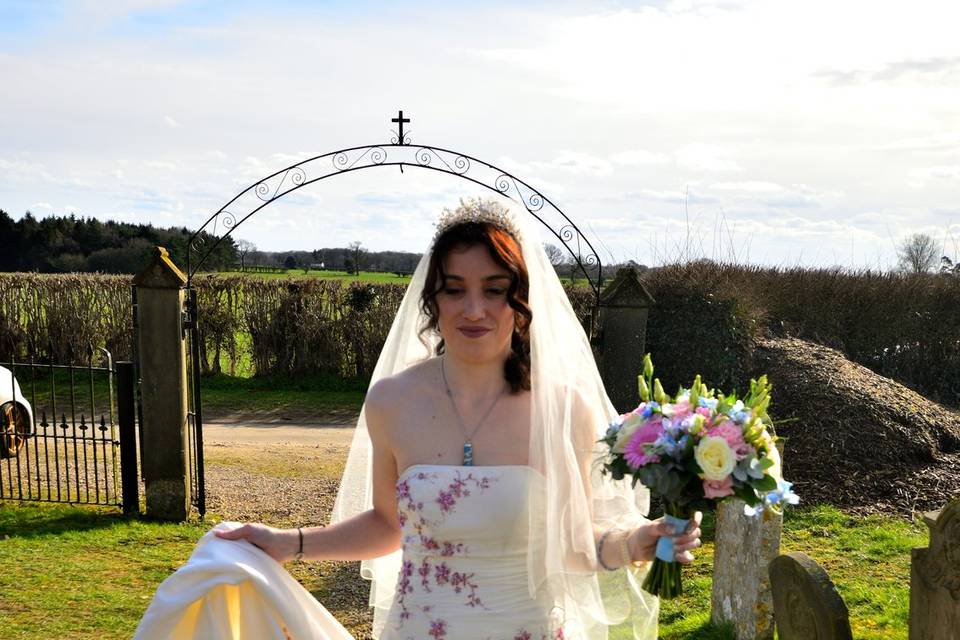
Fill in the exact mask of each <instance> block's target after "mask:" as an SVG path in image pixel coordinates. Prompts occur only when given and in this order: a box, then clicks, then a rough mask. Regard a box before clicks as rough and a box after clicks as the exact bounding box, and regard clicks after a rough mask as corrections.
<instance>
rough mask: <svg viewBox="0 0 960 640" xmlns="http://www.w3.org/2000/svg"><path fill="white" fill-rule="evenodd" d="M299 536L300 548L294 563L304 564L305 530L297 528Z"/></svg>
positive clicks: (294, 557)
mask: <svg viewBox="0 0 960 640" xmlns="http://www.w3.org/2000/svg"><path fill="white" fill-rule="evenodd" d="M297 535H298V536H299V537H300V548H299V549H297V553H296V554H295V555H294V556H293V560H294V562H303V529H301V528H300V527H297Z"/></svg>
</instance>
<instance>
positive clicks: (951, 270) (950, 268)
mask: <svg viewBox="0 0 960 640" xmlns="http://www.w3.org/2000/svg"><path fill="white" fill-rule="evenodd" d="M940 273H942V274H943V275H945V276H957V277H960V260H957V261H956V262H954V261H953V260H951V259H950V258H948V257H947V256H942V257H941V258H940Z"/></svg>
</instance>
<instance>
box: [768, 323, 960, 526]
mask: <svg viewBox="0 0 960 640" xmlns="http://www.w3.org/2000/svg"><path fill="white" fill-rule="evenodd" d="M755 356H756V360H755V368H756V371H758V372H763V373H766V374H767V376H768V378H769V379H770V382H771V383H772V384H773V402H772V404H771V408H770V414H771V417H772V418H773V420H774V426H775V428H776V431H777V435H779V436H781V437H783V438H785V439H786V443H785V451H784V475H785V476H786V478H787V479H788V480H791V481H792V482H794V483H795V490H796V491H797V493H798V494H799V495H800V496H801V499H802V501H803V502H805V503H806V504H816V503H829V504H833V505H836V506H838V507H843V508H846V509H849V510H852V511H855V512H860V513H869V512H884V513H898V514H901V515H909V514H911V513H914V512H917V511H928V510H932V509H939V508H941V507H942V506H943V505H944V504H946V503H947V502H948V501H949V500H951V499H953V498H956V497H958V496H960V412H957V411H955V410H952V409H950V408H947V407H944V406H942V405H939V404H937V403H935V402H932V401H930V400H928V399H927V398H925V397H924V396H922V395H920V394H918V393H916V392H914V391H912V390H910V389H908V388H907V387H905V386H903V385H901V384H899V383H897V382H895V381H893V380H891V379H889V378H885V377H883V376H881V375H878V374H876V373H874V372H873V371H871V370H869V369H867V368H865V367H862V366H860V365H858V364H856V363H853V362H851V361H849V360H847V359H846V358H845V357H844V356H843V355H842V354H841V353H840V352H838V351H835V350H833V349H829V348H827V347H822V346H820V345H816V344H813V343H810V342H806V341H803V340H798V339H794V338H777V339H765V340H762V341H760V343H759V344H758V347H757V350H756V353H755Z"/></svg>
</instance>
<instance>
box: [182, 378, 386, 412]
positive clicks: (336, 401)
mask: <svg viewBox="0 0 960 640" xmlns="http://www.w3.org/2000/svg"><path fill="white" fill-rule="evenodd" d="M366 391H367V385H366V383H365V382H363V381H362V380H344V379H342V378H332V377H324V376H299V377H297V378H290V377H285V376H284V377H274V376H258V377H253V378H243V377H239V376H228V375H224V374H219V375H214V376H205V377H203V378H202V380H201V383H200V393H201V394H202V404H203V410H204V412H205V413H206V415H210V414H211V413H213V414H216V413H226V412H233V411H237V412H255V413H259V412H263V411H264V410H267V411H271V412H273V411H276V412H283V413H289V414H296V415H300V416H304V415H306V416H310V415H316V416H323V415H328V416H329V415H343V414H349V415H353V414H357V413H359V412H360V407H361V405H362V404H363V397H364V395H365V394H366Z"/></svg>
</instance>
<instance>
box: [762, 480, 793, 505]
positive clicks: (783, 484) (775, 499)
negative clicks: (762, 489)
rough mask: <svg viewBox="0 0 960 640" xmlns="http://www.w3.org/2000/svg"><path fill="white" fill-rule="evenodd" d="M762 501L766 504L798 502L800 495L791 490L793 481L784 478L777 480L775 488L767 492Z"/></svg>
mask: <svg viewBox="0 0 960 640" xmlns="http://www.w3.org/2000/svg"><path fill="white" fill-rule="evenodd" d="M763 501H764V502H765V503H766V504H767V505H768V506H771V507H772V506H775V505H784V504H791V505H796V504H800V496H798V495H797V494H795V493H794V492H793V483H792V482H787V481H786V480H777V488H776V489H774V490H773V491H771V492H769V493H768V494H767V497H766V498H764V499H763Z"/></svg>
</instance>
